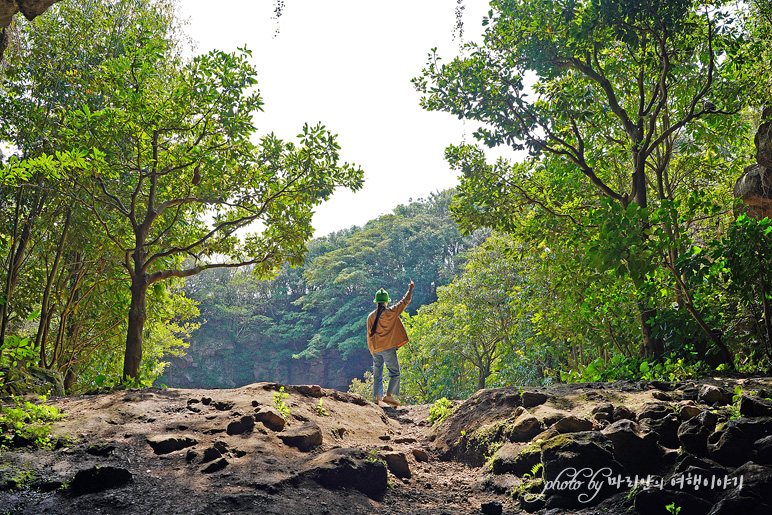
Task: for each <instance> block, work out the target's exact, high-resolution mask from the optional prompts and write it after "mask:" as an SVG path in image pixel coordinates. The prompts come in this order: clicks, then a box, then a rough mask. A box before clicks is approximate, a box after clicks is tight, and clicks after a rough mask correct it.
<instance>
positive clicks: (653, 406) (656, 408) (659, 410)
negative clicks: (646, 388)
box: [637, 402, 673, 420]
mask: <svg viewBox="0 0 772 515" xmlns="http://www.w3.org/2000/svg"><path fill="white" fill-rule="evenodd" d="M670 413H673V408H671V407H670V406H669V405H667V404H664V403H661V402H648V403H646V404H644V405H643V406H642V407H641V409H640V410H639V411H638V413H637V419H638V420H641V419H642V418H650V419H652V420H659V419H661V418H665V417H666V416H667V415H668V414H670Z"/></svg>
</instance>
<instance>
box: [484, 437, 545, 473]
mask: <svg viewBox="0 0 772 515" xmlns="http://www.w3.org/2000/svg"><path fill="white" fill-rule="evenodd" d="M540 461H541V448H540V446H539V445H535V444H529V445H526V446H524V444H516V443H505V444H504V445H502V446H501V448H499V450H497V451H496V453H495V454H494V455H493V459H492V460H491V470H492V471H493V473H494V474H516V475H518V476H522V475H524V474H527V473H529V472H531V469H532V468H533V467H534V465H536V464H537V463H539V462H540Z"/></svg>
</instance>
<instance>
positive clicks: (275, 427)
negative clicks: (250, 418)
mask: <svg viewBox="0 0 772 515" xmlns="http://www.w3.org/2000/svg"><path fill="white" fill-rule="evenodd" d="M256 411H257V412H256V413H255V414H254V419H255V420H256V421H257V422H262V423H263V425H264V426H265V427H267V428H268V429H270V430H271V431H281V430H282V429H284V426H285V425H286V424H287V421H286V420H284V418H283V417H282V416H281V415H279V412H278V411H276V410H275V409H273V408H258V410H256Z"/></svg>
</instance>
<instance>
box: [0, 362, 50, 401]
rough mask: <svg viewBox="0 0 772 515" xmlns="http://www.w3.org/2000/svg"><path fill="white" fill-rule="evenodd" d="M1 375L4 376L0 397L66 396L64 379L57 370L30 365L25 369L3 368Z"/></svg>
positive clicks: (0, 370) (0, 371)
mask: <svg viewBox="0 0 772 515" xmlns="http://www.w3.org/2000/svg"><path fill="white" fill-rule="evenodd" d="M0 374H2V375H3V376H4V378H5V379H4V381H3V384H2V388H0V396H2V397H11V396H14V395H27V394H33V395H54V396H57V397H61V396H63V395H64V378H63V376H62V373H61V372H59V371H57V370H48V369H47V368H42V367H38V366H35V365H28V366H26V367H23V368H7V367H5V368H2V369H0Z"/></svg>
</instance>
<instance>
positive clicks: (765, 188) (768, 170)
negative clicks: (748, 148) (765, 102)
mask: <svg viewBox="0 0 772 515" xmlns="http://www.w3.org/2000/svg"><path fill="white" fill-rule="evenodd" d="M754 143H755V145H756V163H755V164H752V165H750V166H748V167H746V168H745V170H744V171H743V174H742V175H741V176H740V178H739V179H737V182H736V183H735V185H734V189H733V190H732V193H733V195H734V197H735V198H736V199H741V200H742V201H743V204H744V205H743V207H742V208H738V209H736V211H735V214H736V215H737V214H740V213H742V212H744V213H746V214H747V215H748V216H750V217H752V218H758V219H762V218H764V217H769V218H772V106H769V107H766V108H765V109H764V111H763V113H762V123H761V125H760V126H759V130H758V131H757V132H756V137H755V138H754Z"/></svg>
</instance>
